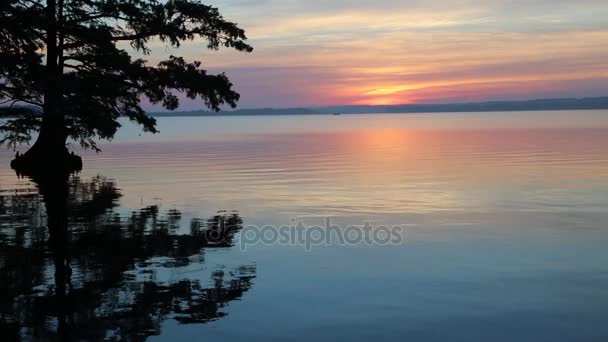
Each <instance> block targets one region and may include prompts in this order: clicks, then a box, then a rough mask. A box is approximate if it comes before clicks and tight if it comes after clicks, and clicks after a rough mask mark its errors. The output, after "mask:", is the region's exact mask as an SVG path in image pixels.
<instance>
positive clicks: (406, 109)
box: [149, 97, 608, 116]
mask: <svg viewBox="0 0 608 342" xmlns="http://www.w3.org/2000/svg"><path fill="white" fill-rule="evenodd" d="M574 109H608V97H593V98H582V99H540V100H528V101H492V102H477V103H449V104H404V105H391V106H330V107H309V108H302V107H301V108H258V109H237V110H233V111H222V112H219V113H215V112H210V111H203V110H197V111H188V112H157V113H149V114H150V115H152V116H212V115H323V114H374V113H454V112H509V111H535V110H574Z"/></svg>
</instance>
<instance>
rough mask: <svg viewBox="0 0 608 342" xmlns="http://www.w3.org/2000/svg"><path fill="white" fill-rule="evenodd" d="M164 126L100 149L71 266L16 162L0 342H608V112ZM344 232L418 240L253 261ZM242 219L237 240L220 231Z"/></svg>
mask: <svg viewBox="0 0 608 342" xmlns="http://www.w3.org/2000/svg"><path fill="white" fill-rule="evenodd" d="M158 121H159V128H160V130H161V134H159V135H153V136H150V135H139V134H138V133H137V131H136V130H135V129H134V128H133V127H131V126H130V125H128V124H127V125H126V127H125V128H124V129H123V131H121V133H120V134H119V135H118V136H117V138H116V139H115V140H114V141H112V142H111V143H107V144H103V145H102V149H103V153H101V154H95V153H92V152H86V154H85V156H84V163H85V169H84V170H83V171H82V172H81V173H80V174H78V175H77V176H73V177H72V178H71V179H70V186H69V196H68V197H67V198H68V202H69V203H70V206H69V215H68V221H69V237H67V239H68V240H66V241H70V242H69V246H70V247H69V248H68V249H67V250H63V249H57V248H54V247H53V245H52V239H50V237H49V236H48V235H49V234H48V232H47V228H46V225H47V223H46V221H47V219H46V216H47V213H46V211H47V207H45V205H44V204H43V203H42V196H41V195H39V194H38V189H37V187H36V184H34V183H33V182H32V181H30V180H28V179H18V178H17V177H16V176H15V175H14V173H13V172H12V171H11V170H10V169H9V168H8V163H9V161H10V159H11V157H12V154H13V153H12V152H11V151H4V152H2V154H1V155H0V165H4V167H3V168H1V169H0V191H1V193H0V196H1V199H2V201H0V205H1V211H0V218H1V222H0V224H1V225H0V244H1V246H2V252H1V253H0V268H1V276H2V280H3V281H2V287H3V288H2V290H3V293H4V294H3V297H2V302H1V306H0V310H2V314H3V316H2V317H3V318H2V319H3V323H2V329H4V330H6V331H10V332H11V333H12V334H14V336H21V337H23V338H24V339H31V338H35V336H36V335H38V338H44V337H45V336H47V337H48V336H62V335H61V334H59V333H58V332H57V331H59V330H61V331H62V333H65V332H66V331H67V332H68V333H69V334H72V335H71V336H82V335H79V334H82V333H87V332H88V333H90V332H91V331H94V332H95V334H94V336H95V337H94V338H92V339H104V338H113V337H117V336H122V337H130V338H143V337H150V339H152V340H155V339H157V340H167V339H172V340H192V339H213V338H221V339H223V340H266V339H270V338H274V339H279V338H280V339H291V340H298V339H302V340H305V339H309V338H315V339H319V340H328V341H329V340H335V339H337V338H347V339H352V340H369V339H376V340H397V339H399V340H401V339H406V338H410V339H414V340H437V341H444V340H446V339H450V340H462V341H473V340H479V341H486V340H503V341H512V340H525V341H538V340H550V341H560V340H563V341H569V340H580V341H603V340H605V339H606V338H607V337H608V328H607V327H606V325H605V324H604V320H605V317H606V315H607V314H608V309H607V308H608V291H607V290H606V289H608V251H607V250H606V246H607V245H608V227H607V226H606V222H608V211H607V209H608V152H606V151H607V147H608V112H606V111H562V112H519V113H458V114H454V113H453V114H449V113H446V114H424V115H412V114H407V115H406V114H403V115H399V114H391V115H341V116H285V117H276V116H267V117H201V118H193V117H188V118H159V119H158ZM328 218H330V219H331V222H332V223H333V224H336V225H339V226H341V227H347V226H349V225H363V224H365V223H370V224H372V225H374V226H375V227H377V226H379V225H386V226H394V225H398V226H399V227H402V228H403V229H404V230H403V241H402V242H401V243H399V244H397V245H390V246H379V245H368V244H365V243H363V242H362V243H359V244H355V245H341V244H339V243H331V244H328V245H318V246H313V248H312V249H311V250H306V248H305V246H303V245H301V244H297V243H296V244H291V245H290V244H287V245H286V244H279V243H273V244H258V245H253V246H247V249H246V250H243V248H242V247H243V246H242V243H241V242H242V239H241V235H240V234H241V233H239V232H241V230H242V229H245V230H246V229H248V227H254V226H255V227H263V226H267V225H272V226H273V227H279V226H285V225H287V226H288V225H293V224H294V222H303V223H304V224H305V225H307V226H309V225H323V224H324V222H325V220H326V219H328ZM226 224H227V225H228V226H230V227H233V228H234V229H233V230H234V236H230V239H229V243H226V244H222V245H218V244H214V243H213V241H210V240H209V236H207V235H204V234H205V233H204V232H209V231H210V230H213V229H215V228H214V227H217V226H218V225H220V226H224V225H226ZM201 232H203V233H201ZM201 234H203V235H201ZM125 251H129V252H125ZM58 253H59V254H61V258H62V260H64V259H65V264H66V265H67V266H69V267H67V266H66V267H65V269H66V270H69V272H67V271H66V272H67V273H66V272H64V273H66V274H64V275H63V277H64V278H65V279H69V281H70V284H69V286H66V288H65V289H63V291H64V292H65V293H64V296H63V297H61V296H57V292H58V290H62V289H58V288H57V287H58V284H59V282H58V281H57V272H56V270H57V269H58V268H59V269H62V267H63V266H62V265H63V264H57V262H56V260H57V255H58ZM64 254H65V255H64ZM116 255H122V256H123V257H122V258H119V257H116ZM23 258H28V259H27V260H28V263H29V265H31V267H25V266H24V265H23V260H24V259H23ZM60 273H61V272H60ZM60 276H61V274H60ZM64 278H61V279H64ZM87 296H89V297H92V298H95V299H94V300H90V301H88V302H86V303H82V304H81V305H80V306H77V305H75V304H74V303H76V302H77V299H78V298H81V297H82V298H85V297H87ZM151 298H157V299H154V300H152V299H151ZM66 302H69V303H72V304H70V305H69V306H68V308H67V309H66V311H65V312H57V308H65V307H66V305H64V303H66ZM58 303H63V304H61V305H59V304H58ZM34 309H36V310H38V311H39V312H41V313H40V314H39V315H38V317H32V315H33V311H32V310H34ZM140 316H141V317H143V318H141V319H134V317H140ZM60 328H61V329H60ZM86 329H88V330H86ZM57 334H59V335H57Z"/></svg>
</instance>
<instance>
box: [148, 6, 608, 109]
mask: <svg viewBox="0 0 608 342" xmlns="http://www.w3.org/2000/svg"><path fill="white" fill-rule="evenodd" d="M214 5H216V6H218V7H219V8H220V10H221V11H222V13H223V14H224V16H225V17H226V18H227V19H229V20H232V21H235V22H238V23H239V24H240V25H241V26H242V27H244V28H245V29H246V30H247V34H248V36H249V37H250V40H251V43H252V44H253V45H254V47H255V51H254V52H253V53H252V54H243V53H237V52H233V51H227V50H221V51H219V52H210V51H208V50H206V49H205V48H204V44H203V43H202V42H195V43H193V44H186V45H184V47H183V49H181V50H180V51H179V52H175V51H170V50H166V49H164V47H163V46H158V49H156V50H155V53H154V54H153V55H152V56H150V59H152V60H154V59H160V58H162V57H163V56H166V55H168V54H170V53H181V54H185V55H186V56H187V57H189V58H191V59H199V60H202V61H203V63H204V65H206V66H207V67H209V68H210V70H212V71H214V72H223V71H225V72H227V73H228V75H229V76H230V77H231V78H232V79H233V80H234V83H235V85H236V88H237V89H238V90H239V91H240V92H241V94H242V101H241V106H245V107H266V106H296V105H322V104H339V103H380V102H382V101H384V102H386V101H396V100H401V101H430V102H442V101H447V100H457V99H470V98H473V97H476V98H480V99H491V98H501V97H504V96H510V97H513V98H517V97H518V96H520V97H521V98H528V97H530V96H532V97H535V96H549V95H551V94H553V95H555V96H557V95H560V96H561V95H568V94H572V95H576V96H580V95H584V93H585V92H587V93H593V94H601V90H597V89H594V88H593V87H594V86H599V85H605V83H602V82H603V81H602V82H599V83H598V80H604V78H605V77H608V74H607V70H608V62H606V61H608V44H606V42H608V22H607V21H606V20H605V18H606V17H608V1H605V0H601V1H599V0H579V1H576V2H572V1H566V0H508V1H507V0H483V1H482V0H444V1H422V0H413V1H409V0H385V1H381V2H378V1H375V2H370V1H367V0H365V1H364V0H350V1H325V0H324V1H321V0H262V1H259V0H258V1H244V0H223V1H217V2H215V3H214ZM456 88H458V89H456ZM603 89H606V88H603ZM475 94H477V95H475ZM605 95H608V93H607V94H605Z"/></svg>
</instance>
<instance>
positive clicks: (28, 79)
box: [0, 0, 252, 148]
mask: <svg viewBox="0 0 608 342" xmlns="http://www.w3.org/2000/svg"><path fill="white" fill-rule="evenodd" d="M195 39H196V40H199V39H200V40H203V41H205V42H206V47H207V48H209V49H218V48H220V47H228V48H233V49H236V50H239V51H246V52H250V51H252V47H251V46H250V45H248V44H247V43H246V42H245V41H246V39H247V37H246V36H245V32H244V31H243V30H242V29H241V28H239V27H238V26H237V25H236V24H235V23H232V22H229V21H226V20H225V19H224V18H223V17H222V16H221V14H220V13H219V11H218V10H217V9H216V8H214V7H211V6H208V5H205V4H202V3H200V2H199V1H197V0H168V1H143V0H128V1H119V0H3V1H2V2H1V4H0V42H1V44H0V105H3V106H2V108H0V115H2V116H4V117H9V118H10V119H8V120H6V121H5V123H4V124H3V125H2V126H1V127H0V131H2V132H3V133H4V139H3V142H4V143H9V144H16V143H22V142H27V141H29V140H30V139H31V137H32V136H31V133H32V132H34V131H39V130H45V127H47V126H48V127H51V126H52V127H62V129H63V131H62V136H63V137H64V138H72V139H74V140H76V141H79V142H80V143H81V144H82V145H83V146H85V147H92V148H96V147H95V143H94V138H96V137H99V138H103V139H110V138H112V137H113V136H114V134H115V132H116V131H117V129H118V128H119V127H120V123H119V122H118V120H117V119H118V118H119V117H120V116H126V117H128V118H129V119H130V120H132V121H135V122H136V123H138V124H140V125H141V126H142V128H143V130H144V131H148V132H156V127H155V120H154V119H153V118H151V117H149V116H147V115H146V113H145V112H144V110H143V109H142V108H141V101H142V99H147V100H148V101H149V102H151V103H153V104H160V105H162V106H163V107H164V108H166V109H168V110H174V109H176V108H178V106H179V98H178V96H177V95H178V94H183V96H186V97H188V98H190V99H199V100H202V101H203V102H204V104H205V105H206V106H207V107H208V108H210V109H212V110H215V111H217V110H219V109H220V108H221V107H222V106H231V107H235V106H236V103H237V101H238V99H239V94H238V93H237V92H235V91H234V90H233V89H232V86H233V85H232V83H231V82H230V81H229V80H228V78H227V77H226V75H225V74H218V75H214V74H209V73H208V72H207V71H206V70H204V69H203V68H201V62H199V61H186V60H185V59H184V58H183V57H178V56H171V57H170V58H169V59H167V60H163V61H160V62H158V63H156V64H155V65H152V63H149V62H148V61H146V59H145V58H146V56H147V55H149V54H150V53H151V47H150V45H151V44H150V43H152V42H162V43H164V44H165V45H168V46H170V47H172V48H178V47H180V45H181V43H182V42H184V41H192V40H195ZM53 125H54V126H53ZM55 130H56V129H55ZM64 141H65V139H64Z"/></svg>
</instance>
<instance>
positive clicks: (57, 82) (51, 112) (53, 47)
mask: <svg viewBox="0 0 608 342" xmlns="http://www.w3.org/2000/svg"><path fill="white" fill-rule="evenodd" d="M59 5H60V6H59V12H63V8H62V6H63V1H62V0H60V2H59ZM46 15H47V18H48V26H47V28H46V42H45V43H46V48H47V51H46V66H45V69H46V70H45V82H44V105H43V109H44V112H43V120H42V127H41V128H40V132H39V135H38V139H37V140H36V143H34V145H33V146H32V147H31V148H30V149H29V150H28V151H27V152H26V153H25V154H24V155H23V156H17V157H16V158H15V160H13V161H12V162H11V167H13V169H15V170H16V171H17V172H18V173H23V174H26V175H32V174H34V173H40V172H49V171H57V170H61V171H66V170H67V171H69V170H72V171H75V170H80V169H82V160H81V159H80V157H78V156H75V155H74V154H70V153H68V149H67V148H66V146H65V144H66V141H67V133H66V127H65V120H64V116H63V113H62V111H61V99H62V96H63V94H62V90H61V79H62V75H63V52H62V51H60V50H61V47H58V46H57V45H58V44H57V43H58V38H60V36H61V35H60V34H59V32H58V27H59V26H60V25H61V22H59V23H58V21H61V20H62V18H63V16H62V15H59V20H58V9H57V1H56V0H47V7H46ZM62 40H63V39H62V38H60V39H59V41H62Z"/></svg>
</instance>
